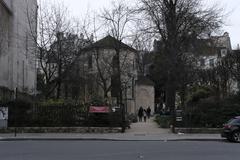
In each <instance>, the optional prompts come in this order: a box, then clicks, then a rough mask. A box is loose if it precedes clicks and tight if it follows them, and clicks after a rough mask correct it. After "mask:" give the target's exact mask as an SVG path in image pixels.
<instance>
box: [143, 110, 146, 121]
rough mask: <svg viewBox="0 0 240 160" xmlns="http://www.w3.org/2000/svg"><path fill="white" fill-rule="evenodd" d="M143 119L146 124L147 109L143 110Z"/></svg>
mask: <svg viewBox="0 0 240 160" xmlns="http://www.w3.org/2000/svg"><path fill="white" fill-rule="evenodd" d="M143 119H144V122H147V111H146V109H144V110H143Z"/></svg>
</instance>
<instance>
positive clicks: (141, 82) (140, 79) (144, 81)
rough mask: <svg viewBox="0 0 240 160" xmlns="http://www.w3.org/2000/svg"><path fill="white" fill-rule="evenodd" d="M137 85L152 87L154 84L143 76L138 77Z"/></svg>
mask: <svg viewBox="0 0 240 160" xmlns="http://www.w3.org/2000/svg"><path fill="white" fill-rule="evenodd" d="M136 84H137V85H147V86H154V85H155V84H154V82H153V81H152V80H150V79H149V78H147V77H145V76H140V77H138V80H137V81H136Z"/></svg>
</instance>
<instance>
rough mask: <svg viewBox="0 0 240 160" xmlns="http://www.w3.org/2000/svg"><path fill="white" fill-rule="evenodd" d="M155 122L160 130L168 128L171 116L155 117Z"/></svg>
mask: <svg viewBox="0 0 240 160" xmlns="http://www.w3.org/2000/svg"><path fill="white" fill-rule="evenodd" d="M155 122H157V124H158V125H159V126H160V127H161V128H170V124H171V116H164V115H161V116H160V115H157V116H156V118H155Z"/></svg>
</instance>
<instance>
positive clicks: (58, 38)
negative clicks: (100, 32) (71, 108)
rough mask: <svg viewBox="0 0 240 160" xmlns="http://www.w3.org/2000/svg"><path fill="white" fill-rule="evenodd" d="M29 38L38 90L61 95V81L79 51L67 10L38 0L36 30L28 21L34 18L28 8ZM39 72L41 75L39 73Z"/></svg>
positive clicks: (75, 33) (60, 5)
mask: <svg viewBox="0 0 240 160" xmlns="http://www.w3.org/2000/svg"><path fill="white" fill-rule="evenodd" d="M27 12H28V14H27V15H28V21H29V25H30V29H31V35H30V36H31V38H32V40H33V41H34V42H35V43H36V45H37V47H38V52H37V59H38V63H37V64H38V68H39V73H40V78H41V77H42V78H43V79H42V83H41V84H42V86H41V88H42V92H43V94H44V95H45V97H46V98H48V97H49V96H51V95H53V94H54V93H55V92H56V97H57V98H60V97H61V92H62V90H61V88H62V87H63V86H62V84H63V81H64V79H65V78H66V77H67V74H68V71H69V70H70V69H71V67H72V65H73V62H74V61H75V59H76V58H77V56H78V54H79V47H80V42H79V40H80V39H79V38H78V30H77V29H76V30H75V29H74V28H73V26H72V23H71V19H69V18H68V10H67V8H66V7H65V6H63V5H62V4H60V3H52V4H51V3H50V4H46V2H45V1H40V2H39V8H38V15H37V16H38V17H37V19H38V28H37V34H35V32H36V28H35V26H31V24H32V23H31V22H32V21H34V20H36V17H35V16H34V17H32V16H31V15H32V14H30V12H31V10H28V11H27ZM41 75H42V76H41Z"/></svg>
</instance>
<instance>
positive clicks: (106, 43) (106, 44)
mask: <svg viewBox="0 0 240 160" xmlns="http://www.w3.org/2000/svg"><path fill="white" fill-rule="evenodd" d="M116 47H120V48H121V49H126V50H129V51H132V52H137V50H135V49H134V48H132V47H130V46H128V45H126V44H125V43H123V42H121V41H119V40H117V39H116V38H114V37H112V36H110V35H108V36H106V37H104V38H103V39H100V40H99V41H97V42H95V43H93V44H92V45H89V46H88V47H86V48H85V49H86V50H91V49H96V48H101V49H114V48H116Z"/></svg>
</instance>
